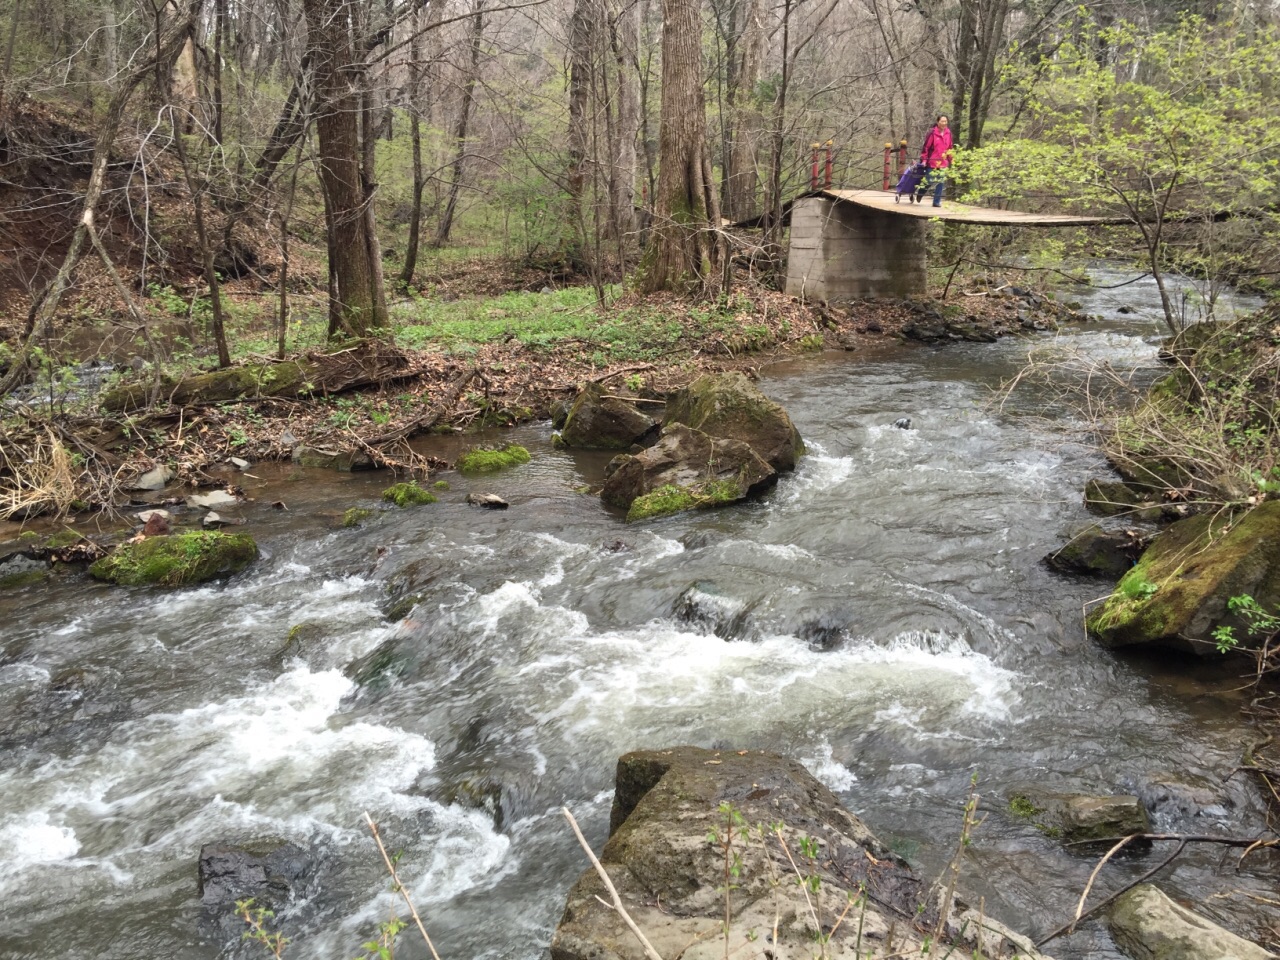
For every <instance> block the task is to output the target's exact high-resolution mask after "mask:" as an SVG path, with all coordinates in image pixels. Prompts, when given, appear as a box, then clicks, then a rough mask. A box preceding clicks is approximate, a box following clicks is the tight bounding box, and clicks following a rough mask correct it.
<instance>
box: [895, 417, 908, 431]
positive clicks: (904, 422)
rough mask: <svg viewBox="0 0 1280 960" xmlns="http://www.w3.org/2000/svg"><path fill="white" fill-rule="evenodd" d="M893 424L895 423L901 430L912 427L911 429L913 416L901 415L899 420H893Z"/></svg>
mask: <svg viewBox="0 0 1280 960" xmlns="http://www.w3.org/2000/svg"><path fill="white" fill-rule="evenodd" d="M893 425H894V426H895V427H897V428H898V429H899V430H910V429H911V418H910V417H899V418H898V419H897V420H895V421H893Z"/></svg>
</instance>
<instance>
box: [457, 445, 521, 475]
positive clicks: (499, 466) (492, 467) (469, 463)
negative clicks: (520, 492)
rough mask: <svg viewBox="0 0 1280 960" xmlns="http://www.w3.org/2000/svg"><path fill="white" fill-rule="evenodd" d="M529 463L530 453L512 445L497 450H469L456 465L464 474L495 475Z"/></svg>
mask: <svg viewBox="0 0 1280 960" xmlns="http://www.w3.org/2000/svg"><path fill="white" fill-rule="evenodd" d="M528 462H529V451H528V450H527V449H525V448H524V447H521V446H518V445H517V444H514V443H510V444H507V445H506V446H504V447H499V448H498V449H496V450H490V449H484V448H478V449H475V450H468V451H467V452H466V453H464V454H463V455H462V456H460V457H459V458H458V462H457V464H456V466H457V468H458V470H459V471H461V472H462V473H495V472H497V471H498V470H505V469H507V468H508V467H514V466H517V465H518V464H522V463H528Z"/></svg>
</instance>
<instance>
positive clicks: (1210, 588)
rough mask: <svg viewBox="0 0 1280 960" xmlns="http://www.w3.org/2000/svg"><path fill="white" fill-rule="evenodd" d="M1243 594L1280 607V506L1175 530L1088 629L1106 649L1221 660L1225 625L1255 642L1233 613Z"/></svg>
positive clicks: (1196, 520) (1202, 519) (1206, 518)
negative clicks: (1141, 647)
mask: <svg viewBox="0 0 1280 960" xmlns="http://www.w3.org/2000/svg"><path fill="white" fill-rule="evenodd" d="M1240 594H1248V595H1249V596H1251V597H1253V598H1254V599H1255V600H1256V601H1257V602H1258V603H1260V604H1261V605H1262V606H1263V608H1264V609H1266V610H1274V609H1276V607H1277V605H1280V501H1275V500H1272V501H1268V502H1267V503H1264V504H1261V505H1260V506H1258V507H1256V508H1255V509H1253V510H1251V511H1250V512H1248V513H1246V514H1242V515H1238V516H1236V517H1234V518H1226V517H1223V516H1221V515H1208V514H1206V515H1202V516H1196V517H1189V518H1188V519H1186V520H1179V521H1178V522H1177V523H1174V524H1172V525H1171V526H1170V527H1169V528H1168V529H1166V530H1165V531H1164V532H1163V533H1161V535H1160V536H1159V537H1157V538H1156V540H1155V541H1154V542H1153V543H1152V544H1151V546H1150V547H1148V548H1147V550H1146V551H1145V552H1144V553H1143V554H1142V557H1141V559H1140V560H1139V561H1138V564H1137V566H1135V567H1134V568H1133V569H1132V570H1130V571H1129V572H1128V573H1127V574H1125V576H1124V578H1123V579H1122V580H1121V581H1120V583H1119V584H1118V585H1117V586H1116V590H1115V592H1114V593H1113V594H1112V595H1111V597H1110V598H1109V599H1108V600H1107V602H1106V603H1104V604H1102V605H1101V606H1099V607H1096V608H1094V610H1093V611H1092V612H1091V613H1090V614H1089V617H1088V619H1087V621H1086V623H1087V626H1088V628H1089V631H1090V633H1091V634H1092V635H1093V636H1094V637H1096V638H1097V639H1098V640H1099V641H1100V642H1101V643H1102V644H1103V645H1104V646H1108V647H1124V646H1133V645H1137V644H1154V645H1158V646H1164V647H1170V648H1173V649H1178V650H1184V651H1190V652H1192V653H1197V654H1200V655H1202V656H1216V655H1217V646H1216V644H1215V642H1214V640H1213V632H1214V630H1216V629H1217V628H1218V627H1219V626H1230V627H1232V628H1233V629H1234V630H1235V632H1236V635H1237V636H1238V637H1241V638H1245V637H1247V636H1248V629H1247V624H1246V623H1245V622H1244V621H1243V620H1242V619H1241V618H1240V617H1239V616H1238V615H1236V614H1233V613H1231V612H1230V610H1228V608H1227V601H1228V600H1229V599H1230V598H1231V597H1233V596H1237V595H1240Z"/></svg>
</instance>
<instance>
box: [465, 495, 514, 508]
mask: <svg viewBox="0 0 1280 960" xmlns="http://www.w3.org/2000/svg"><path fill="white" fill-rule="evenodd" d="M467 503H469V504H471V506H473V507H484V508H486V509H488V510H506V509H507V507H509V506H511V504H509V503H507V501H505V500H503V499H502V498H501V497H500V496H498V495H497V494H496V493H468V494H467Z"/></svg>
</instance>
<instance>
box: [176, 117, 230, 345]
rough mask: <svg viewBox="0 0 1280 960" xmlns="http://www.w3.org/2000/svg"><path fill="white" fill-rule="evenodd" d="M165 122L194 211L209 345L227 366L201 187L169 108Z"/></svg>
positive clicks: (225, 335) (216, 272)
mask: <svg viewBox="0 0 1280 960" xmlns="http://www.w3.org/2000/svg"><path fill="white" fill-rule="evenodd" d="M169 120H170V123H171V124H172V126H173V143H174V146H175V147H177V149H178V158H179V160H181V162H182V173H183V175H184V176H185V178H186V181H187V191H188V192H189V193H190V194H191V203H192V206H193V207H194V209H195V225H196V239H197V240H198V241H199V243H200V255H201V260H202V261H203V262H204V279H205V283H207V284H209V301H210V303H211V304H212V306H213V342H214V344H215V345H216V346H217V348H218V366H219V367H220V368H221V367H229V366H231V352H230V350H228V349H227V330H226V327H225V325H224V324H223V320H222V290H221V286H220V285H219V283H218V271H217V270H215V269H214V268H213V248H212V247H211V246H210V245H209V234H208V232H207V231H206V230H205V227H204V185H199V186H197V184H196V178H195V174H194V173H193V172H192V170H191V160H190V158H189V157H188V156H187V146H186V143H185V142H184V141H183V139H182V137H183V134H182V130H181V128H180V125H179V123H178V118H177V115H176V113H175V112H174V111H173V110H172V108H170V111H169Z"/></svg>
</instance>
